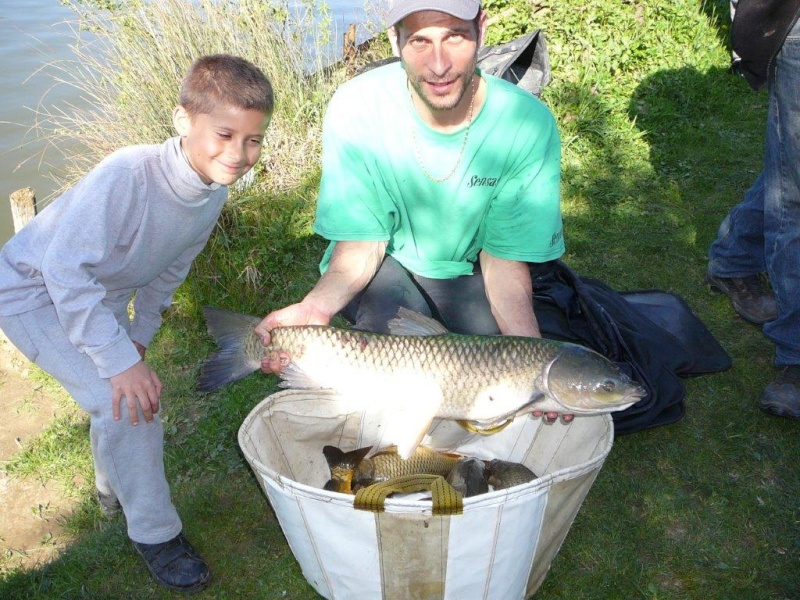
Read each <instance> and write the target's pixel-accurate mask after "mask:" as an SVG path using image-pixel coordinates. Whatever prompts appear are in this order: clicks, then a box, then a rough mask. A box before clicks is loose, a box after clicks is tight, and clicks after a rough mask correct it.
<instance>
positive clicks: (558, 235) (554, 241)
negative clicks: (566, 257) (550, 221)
mask: <svg viewBox="0 0 800 600" xmlns="http://www.w3.org/2000/svg"><path fill="white" fill-rule="evenodd" d="M563 234H564V230H563V229H560V230H559V231H558V232H557V233H554V234H553V237H551V238H550V247H551V248H552V247H553V246H555V245H556V244H557V243H558V242H559V241H560V240H561V236H562V235H563Z"/></svg>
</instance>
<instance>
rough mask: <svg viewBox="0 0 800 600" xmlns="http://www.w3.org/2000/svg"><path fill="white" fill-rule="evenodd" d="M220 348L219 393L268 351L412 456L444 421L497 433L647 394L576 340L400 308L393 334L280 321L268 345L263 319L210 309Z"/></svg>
mask: <svg viewBox="0 0 800 600" xmlns="http://www.w3.org/2000/svg"><path fill="white" fill-rule="evenodd" d="M205 318H206V323H207V326H208V331H209V333H210V334H211V335H212V336H213V337H214V338H215V339H216V341H217V344H218V346H219V349H218V350H217V351H216V352H215V353H214V354H213V355H212V356H211V357H209V359H208V360H207V361H206V362H205V363H204V364H203V365H202V367H201V373H200V380H199V384H198V388H199V390H200V391H206V392H207V391H212V390H214V389H216V388H218V387H220V386H222V385H224V384H226V383H229V382H231V381H234V380H236V379H240V378H242V377H244V376H246V375H248V374H250V373H252V372H254V371H257V370H259V369H260V366H261V358H262V357H263V356H264V355H265V352H275V351H281V352H284V353H286V354H288V356H289V357H290V358H291V360H290V362H289V364H288V365H287V366H286V367H285V368H284V369H283V370H282V371H281V373H280V376H281V378H282V380H283V381H282V383H281V386H282V387H287V388H294V389H331V390H334V391H335V392H337V394H338V395H339V396H340V397H342V398H344V399H346V400H347V401H349V402H351V406H352V407H353V410H364V411H366V412H365V418H367V417H366V415H369V418H370V419H371V422H372V423H373V424H375V425H376V426H378V427H380V428H381V432H382V433H381V440H380V442H381V443H380V444H378V445H376V447H384V446H387V445H392V444H394V445H396V446H397V448H398V453H399V454H400V455H401V456H402V457H404V458H407V457H408V456H410V455H411V453H412V452H413V450H414V448H416V447H417V446H418V445H419V444H420V442H421V441H422V438H423V437H424V436H425V434H426V432H427V430H428V427H429V426H430V423H431V421H432V420H433V419H434V418H441V419H452V420H458V421H464V422H467V423H470V424H472V425H474V426H475V427H477V428H478V429H485V430H487V431H491V429H492V428H493V427H496V426H498V425H501V424H503V423H505V422H508V421H509V420H511V419H513V418H514V417H515V416H517V415H520V414H524V413H527V412H531V411H533V410H542V411H546V412H547V411H556V412H559V413H567V414H597V413H603V412H611V411H616V410H622V409H625V408H627V407H629V406H631V405H632V404H634V403H635V402H637V401H638V400H639V399H640V398H642V397H643V396H644V394H645V392H644V389H643V388H641V387H640V386H639V385H637V384H636V383H634V382H633V381H631V380H630V379H629V378H628V377H627V376H626V375H625V374H624V373H623V372H622V371H621V370H620V369H619V368H618V367H617V366H616V365H615V364H614V363H612V362H611V361H610V360H608V359H606V358H605V357H603V356H602V355H600V354H598V353H597V352H594V351H593V350H590V349H588V348H585V347H583V346H579V345H577V344H571V343H568V342H561V341H556V340H548V339H543V338H530V337H515V336H500V335H497V336H485V335H460V334H453V333H450V332H448V331H447V330H446V329H444V327H443V326H442V325H441V324H439V323H438V322H437V321H435V320H433V319H430V318H428V317H425V316H423V315H420V314H418V313H414V312H412V311H409V310H406V309H400V311H399V312H398V317H397V318H396V319H394V320H393V321H392V323H390V329H391V331H392V333H391V334H379V333H371V332H367V331H359V330H356V329H342V328H336V327H327V326H312V325H309V326H293V327H279V328H276V329H274V330H272V332H271V344H270V347H269V348H264V347H263V346H262V344H261V342H260V340H259V339H258V337H257V336H256V335H255V333H254V332H253V328H254V327H255V325H256V324H257V323H258V322H259V319H258V318H256V317H251V316H247V315H241V314H238V313H235V312H231V311H225V310H219V309H214V308H206V309H205Z"/></svg>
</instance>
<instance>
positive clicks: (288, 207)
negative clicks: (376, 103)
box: [0, 0, 800, 600]
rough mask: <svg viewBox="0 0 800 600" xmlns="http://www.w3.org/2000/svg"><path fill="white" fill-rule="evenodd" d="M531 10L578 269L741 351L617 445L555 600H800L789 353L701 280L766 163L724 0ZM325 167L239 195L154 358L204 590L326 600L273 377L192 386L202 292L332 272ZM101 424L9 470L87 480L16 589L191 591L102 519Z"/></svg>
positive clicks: (63, 433) (246, 296)
mask: <svg viewBox="0 0 800 600" xmlns="http://www.w3.org/2000/svg"><path fill="white" fill-rule="evenodd" d="M534 6H535V8H536V10H537V12H536V23H537V26H538V27H541V28H542V30H543V31H544V32H545V35H546V36H547V41H548V49H549V54H550V59H551V63H552V68H553V81H552V83H551V84H550V86H549V87H548V88H547V89H546V90H545V92H544V94H543V100H544V101H545V102H546V103H547V104H548V105H549V106H550V107H551V109H552V110H553V112H554V114H555V115H556V118H557V120H558V123H559V127H560V129H561V136H562V141H563V146H564V152H563V159H562V165H563V202H564V219H565V239H566V244H567V255H566V256H565V260H566V262H567V263H568V264H570V265H571V266H572V267H573V268H574V269H575V270H576V271H577V272H578V273H580V274H583V275H587V276H591V277H597V278H600V279H602V280H604V281H606V282H607V283H608V284H609V285H611V286H612V287H614V288H615V289H618V290H639V289H660V290H665V291H669V292H673V293H676V294H679V295H680V296H681V297H683V298H684V299H685V300H686V301H687V302H688V304H689V305H690V306H691V307H692V309H693V310H694V311H695V312H696V313H697V314H698V315H699V316H700V318H701V319H702V320H703V321H704V322H705V323H706V324H707V326H708V328H709V329H710V330H711V331H712V332H713V333H714V335H715V336H716V337H717V339H718V340H719V341H720V343H721V344H722V345H723V347H724V348H725V349H726V350H727V351H728V352H729V354H730V355H731V357H732V358H733V361H734V365H733V368H732V369H730V370H729V371H726V372H724V373H718V374H714V375H706V376H701V377H696V378H692V379H689V380H686V381H685V383H686V390H687V393H686V416H685V417H684V418H683V419H682V420H681V421H679V422H678V423H675V424H673V425H669V426H665V427H660V428H656V429H652V430H648V431H644V432H639V433H635V434H631V435H627V436H621V437H618V438H617V439H616V440H615V443H614V447H613V448H612V450H611V453H610V455H609V457H608V459H607V461H606V463H605V466H604V467H603V469H602V470H601V472H600V474H599V476H598V478H597V480H596V482H595V484H594V486H593V487H592V489H591V490H590V492H589V495H588V496H587V498H586V500H585V502H584V504H583V506H582V508H581V511H580V512H579V514H578V516H577V518H576V520H575V522H574V524H573V526H572V528H571V530H570V532H569V534H568V536H567V538H566V541H565V543H564V544H563V546H562V548H561V550H560V552H559V554H558V555H557V557H556V559H555V560H554V562H553V564H552V568H551V570H550V573H549V574H548V576H547V579H546V580H545V582H544V584H543V586H542V588H541V589H540V591H539V593H538V594H537V596H536V597H537V598H542V599H551V598H563V599H569V600H574V599H598V600H601V599H602V600H605V599H630V598H648V599H687V598H688V599H695V598H697V599H703V600H711V599H719V600H727V599H731V598H747V599H764V600H767V599H796V598H800V468H798V465H799V464H800V436H798V427H799V426H800V424H798V422H797V421H795V420H789V419H780V418H776V417H771V416H768V415H766V414H764V413H762V412H761V411H759V409H758V408H757V405H756V402H757V400H758V397H759V396H760V394H761V391H762V389H763V387H764V385H765V384H766V383H768V382H769V381H770V380H771V379H772V378H774V375H775V372H774V370H773V367H772V358H773V353H774V348H773V346H772V344H771V343H770V342H769V341H768V340H767V339H766V338H765V337H764V336H763V335H762V333H761V331H760V329H759V328H758V327H755V326H753V325H751V324H749V323H746V322H744V321H743V320H742V319H740V318H739V317H738V316H737V315H736V314H735V313H734V311H733V309H732V308H731V306H730V304H729V302H728V301H727V300H726V299H725V298H724V297H721V296H718V295H714V294H712V293H711V292H709V290H708V289H707V288H706V286H705V285H704V284H703V276H704V274H705V268H706V253H707V249H708V246H709V244H710V243H711V242H712V240H713V239H714V236H715V234H716V229H717V227H718V225H719V222H720V221H721V220H722V218H723V217H724V216H725V214H726V213H727V211H728V210H729V208H730V207H731V206H733V205H734V204H735V203H736V202H738V201H739V199H740V198H741V196H742V195H743V193H744V192H745V191H746V189H747V188H748V187H749V185H750V184H751V183H752V182H753V181H754V180H755V178H756V176H757V175H758V172H759V170H760V165H761V160H762V154H763V140H764V129H765V115H766V94H765V93H755V92H753V91H751V90H750V89H749V88H748V87H747V85H746V83H745V82H744V80H741V79H739V78H736V77H735V76H733V75H731V74H730V72H729V71H728V65H729V51H728V47H727V37H728V26H729V19H728V15H727V2H726V1H706V2H704V1H702V0H670V1H668V2H664V1H663V0H628V1H624V2H619V1H616V0H613V1H612V0H602V1H600V2H591V3H587V2H583V1H579V0H564V1H561V2H559V1H556V0H549V2H536V3H535V5H534ZM318 176H319V174H318V173H317V172H313V171H312V172H309V173H306V176H305V177H304V178H301V183H300V184H298V185H296V186H293V187H292V189H290V190H288V191H285V192H281V193H280V194H274V193H273V194H270V193H254V194H251V195H248V196H243V197H240V198H238V199H236V200H235V201H233V202H231V205H230V206H229V207H228V208H227V209H226V211H225V213H224V214H223V218H222V220H221V223H220V226H219V228H218V230H217V232H216V233H215V235H214V237H213V238H212V240H211V242H210V244H209V246H208V247H207V249H206V251H205V252H204V253H203V255H202V256H201V257H200V259H199V260H198V262H197V264H196V266H195V268H194V269H193V271H192V273H191V275H190V278H189V280H187V282H186V284H185V285H184V286H183V287H182V288H181V289H180V290H179V293H178V294H177V295H176V300H175V305H174V306H173V308H171V309H170V311H169V313H168V315H167V318H166V324H165V326H164V327H163V328H162V331H161V332H160V333H159V335H158V337H157V338H156V340H155V342H154V345H153V346H152V348H151V350H150V351H149V357H150V359H151V361H152V363H153V365H154V368H155V369H156V371H157V372H158V373H159V374H160V375H162V379H163V380H164V383H165V386H166V387H165V390H166V391H165V397H164V399H163V410H162V412H163V419H164V422H165V428H166V432H167V435H166V448H165V453H166V454H165V456H166V458H165V460H166V468H167V471H168V478H169V480H170V481H171V482H172V490H173V496H174V500H175V502H176V504H177V506H178V509H179V512H180V514H181V516H182V518H183V520H184V523H185V529H186V532H187V534H188V536H189V538H190V539H191V540H192V541H193V543H194V544H195V545H196V547H197V548H198V549H199V550H200V551H201V552H202V553H203V554H204V556H205V557H206V558H207V559H208V561H209V562H210V564H211V566H212V569H213V573H214V578H215V580H214V583H213V584H212V585H211V586H210V587H209V588H208V590H207V591H206V592H204V593H203V594H201V595H200V596H198V597H202V598H220V599H224V598H237V599H238V598H270V599H271V598H286V599H297V600H300V599H313V598H316V597H317V596H316V594H315V592H314V591H313V589H312V588H311V587H310V586H309V585H308V583H307V582H306V581H305V579H304V578H303V576H302V574H301V572H300V569H299V567H298V566H297V563H296V561H295V560H294V557H293V556H292V553H291V551H290V550H289V547H288V545H287V543H286V541H285V539H284V537H283V534H282V532H281V530H280V527H279V526H278V523H277V520H276V518H275V516H274V514H273V512H272V510H271V508H270V506H269V504H268V503H267V501H266V498H265V496H264V495H263V493H262V492H261V489H260V488H259V486H258V484H257V482H256V480H255V477H254V476H253V474H252V473H251V472H250V469H249V467H248V466H247V464H246V462H245V459H244V457H243V456H242V454H241V452H240V451H239V449H238V446H237V442H236V433H237V430H238V428H239V426H240V424H241V423H242V420H243V419H244V418H245V416H246V415H247V414H248V413H249V412H250V410H251V409H252V408H253V407H254V406H255V405H256V404H257V403H258V402H259V401H260V400H261V399H263V398H264V397H265V396H266V395H268V394H270V393H272V392H274V391H276V390H277V387H276V380H275V379H274V378H273V377H265V376H262V375H261V374H257V375H253V376H251V377H249V378H247V379H245V380H244V381H241V382H239V383H236V384H233V385H231V386H228V387H227V388H225V389H223V390H220V391H218V392H216V393H213V394H208V395H200V394H198V393H196V392H195V391H194V384H195V381H196V377H197V367H198V364H199V362H200V361H201V360H202V359H203V358H204V357H205V356H206V355H207V354H208V353H209V352H210V350H211V349H212V343H211V341H210V339H209V338H208V337H207V335H206V334H205V332H204V328H203V324H202V319H201V307H202V306H203V305H206V304H210V305H214V306H218V307H224V308H230V309H234V310H237V311H239V312H245V313H252V314H257V315H262V314H266V313H267V312H268V311H269V310H271V309H274V308H276V307H279V306H283V305H285V304H287V303H290V302H294V301H297V300H299V299H300V298H301V297H302V296H303V295H304V294H305V292H306V291H308V289H310V287H311V286H312V285H313V283H314V281H315V280H316V273H317V271H316V263H317V261H318V259H319V257H320V255H321V252H322V250H323V248H324V242H323V241H322V240H320V239H319V238H316V237H314V236H313V235H312V234H311V232H310V223H311V220H312V219H313V212H314V198H315V189H316V185H317V182H318ZM799 335H800V333H799ZM87 430H88V425H87V423H86V421H85V420H84V419H74V418H72V417H69V418H67V417H65V418H64V420H62V421H58V422H56V423H55V424H54V426H53V427H52V428H51V430H50V431H49V432H46V433H45V434H43V435H42V436H41V437H40V438H38V439H36V440H34V441H33V442H32V443H31V444H29V445H28V446H26V448H25V449H24V450H23V451H22V452H21V453H20V454H19V455H18V456H17V457H16V458H15V459H14V460H12V461H11V462H9V463H8V464H7V465H5V468H6V470H7V471H8V472H9V473H11V474H12V475H19V476H23V475H25V474H29V473H43V472H44V473H47V474H48V476H49V477H53V478H59V479H63V480H67V481H74V480H75V479H76V478H77V479H79V480H82V481H84V482H85V483H83V484H82V485H79V487H78V493H79V494H80V495H81V497H82V502H81V504H80V506H79V508H78V510H77V512H76V513H75V514H74V515H73V516H72V517H71V518H70V520H69V522H68V527H69V531H70V534H71V535H72V536H73V538H74V541H73V542H72V543H70V544H69V546H68V548H67V549H66V551H65V552H64V553H63V555H62V556H61V557H60V558H58V559H57V560H56V561H54V562H53V563H51V564H48V565H46V566H43V567H40V568H36V569H34V570H32V571H24V570H21V569H19V568H16V567H15V566H14V564H15V563H14V560H13V559H14V557H13V556H6V557H0V569H2V570H0V597H2V598H19V599H28V598H92V599H98V598H170V597H172V596H173V594H171V593H169V592H167V591H164V590H162V589H160V588H158V587H157V586H156V585H155V584H154V583H152V581H151V579H150V578H149V576H148V574H147V572H146V570H145V568H144V566H143V565H142V564H141V562H140V560H139V558H138V557H137V556H136V555H135V553H134V550H133V548H132V547H131V545H130V543H129V542H128V541H127V538H126V534H125V529H124V525H123V523H122V522H121V521H111V522H105V521H103V520H102V519H101V517H100V513H99V509H98V508H97V506H96V504H95V503H94V501H93V496H92V494H93V483H92V472H91V465H90V460H89V445H88V435H87ZM498 600H504V599H498Z"/></svg>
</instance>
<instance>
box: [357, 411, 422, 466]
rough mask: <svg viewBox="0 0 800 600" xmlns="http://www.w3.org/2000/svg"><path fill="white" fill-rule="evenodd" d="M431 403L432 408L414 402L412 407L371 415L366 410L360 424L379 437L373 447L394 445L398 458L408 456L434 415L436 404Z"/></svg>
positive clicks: (420, 441) (417, 444)
mask: <svg viewBox="0 0 800 600" xmlns="http://www.w3.org/2000/svg"><path fill="white" fill-rule="evenodd" d="M431 404H432V405H433V407H432V408H431V407H430V405H429V406H428V407H424V408H423V407H420V406H419V404H416V405H414V406H413V407H406V408H397V409H394V410H388V411H387V410H384V411H381V412H380V414H372V415H371V414H369V411H367V412H366V413H365V414H364V419H363V424H362V425H363V426H366V427H367V428H368V430H370V431H371V432H372V433H373V434H374V435H376V436H377V437H378V438H379V441H378V443H376V444H373V447H375V448H385V447H386V446H391V445H394V446H396V447H397V454H398V455H399V456H400V458H408V457H410V456H411V455H412V454H413V453H414V450H416V448H417V446H419V445H420V444H421V443H422V440H423V439H424V438H425V435H426V434H427V433H428V429H429V428H430V426H431V422H432V421H433V419H434V417H435V416H436V407H437V406H438V405H437V404H435V403H431Z"/></svg>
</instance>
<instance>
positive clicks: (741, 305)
mask: <svg viewBox="0 0 800 600" xmlns="http://www.w3.org/2000/svg"><path fill="white" fill-rule="evenodd" d="M706 283H707V284H708V285H709V286H710V287H711V290H712V291H714V292H719V293H721V294H725V295H726V296H727V297H728V298H729V299H730V301H731V304H733V308H734V310H735V311H736V312H737V313H739V315H740V316H741V317H742V318H743V319H745V320H747V321H750V322H751V323H756V324H757V325H763V324H764V323H767V322H769V321H774V320H775V319H776V318H777V317H778V305H777V303H776V302H775V296H773V295H772V292H770V291H769V290H768V289H767V288H766V286H765V285H764V281H763V280H762V279H761V276H760V275H750V276H748V277H715V276H714V275H712V274H711V273H706Z"/></svg>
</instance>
